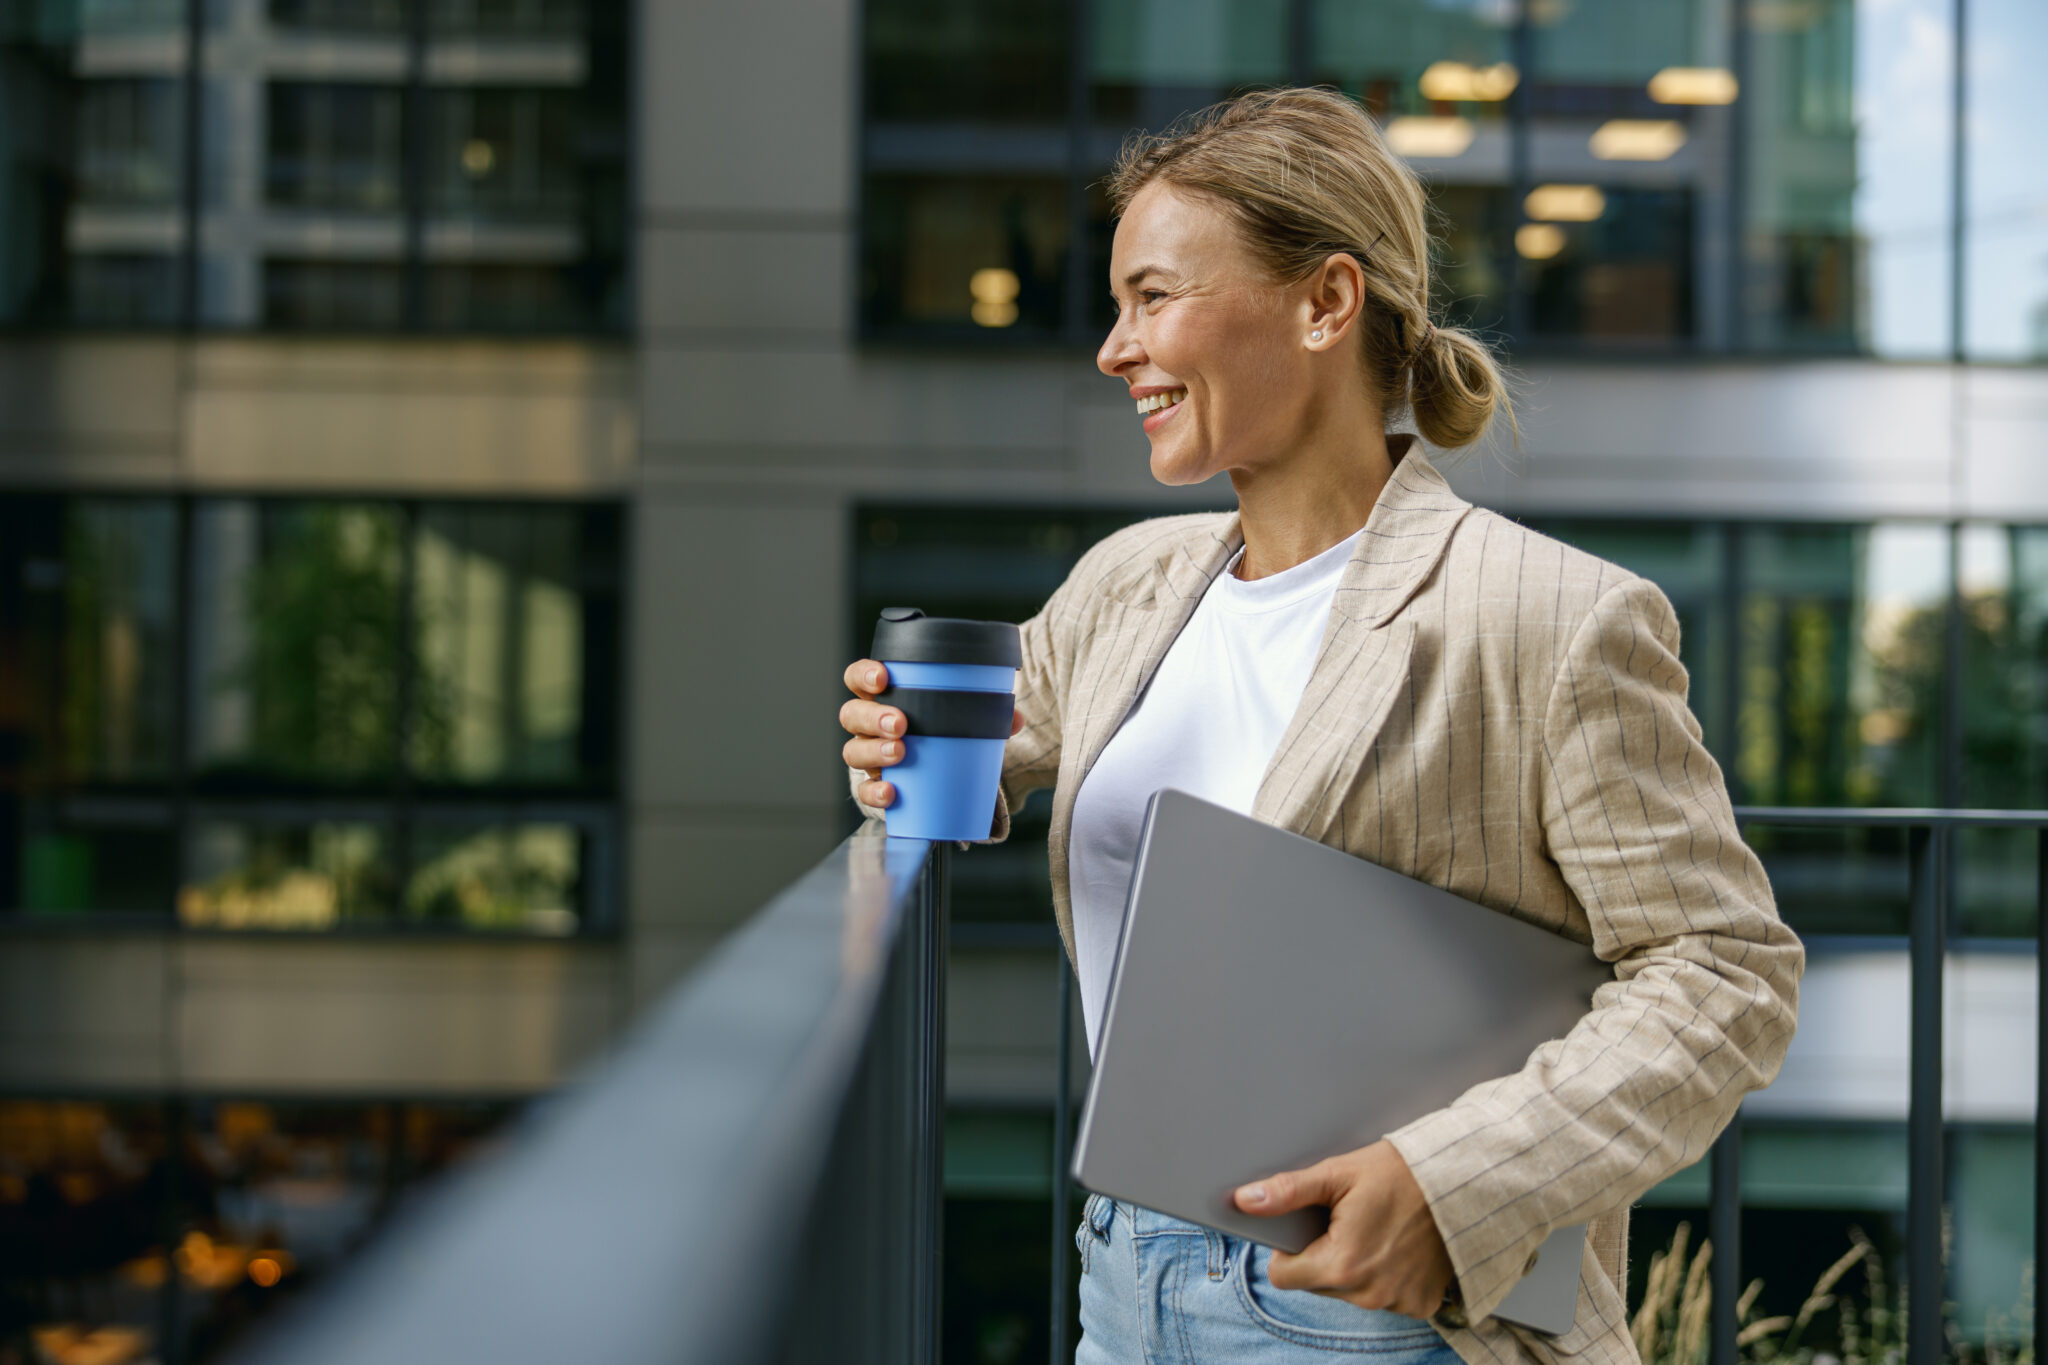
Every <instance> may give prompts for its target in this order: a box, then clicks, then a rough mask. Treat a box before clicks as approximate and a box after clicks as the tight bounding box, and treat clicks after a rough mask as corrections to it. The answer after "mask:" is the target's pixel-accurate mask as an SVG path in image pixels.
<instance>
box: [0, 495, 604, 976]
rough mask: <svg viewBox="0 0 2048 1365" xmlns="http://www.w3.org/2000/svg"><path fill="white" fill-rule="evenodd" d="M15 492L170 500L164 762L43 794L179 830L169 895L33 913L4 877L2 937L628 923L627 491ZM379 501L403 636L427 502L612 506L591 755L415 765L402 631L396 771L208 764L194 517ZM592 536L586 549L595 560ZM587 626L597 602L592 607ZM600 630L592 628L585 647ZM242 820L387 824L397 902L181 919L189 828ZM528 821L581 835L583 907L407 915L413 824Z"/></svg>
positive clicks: (94, 823) (117, 818) (190, 861)
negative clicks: (493, 767) (321, 772)
mask: <svg viewBox="0 0 2048 1365" xmlns="http://www.w3.org/2000/svg"><path fill="white" fill-rule="evenodd" d="M0 496H7V497H34V498H45V499H49V500H51V501H53V502H54V503H55V504H57V505H58V506H59V507H62V506H64V505H65V504H67V503H69V502H71V501H73V500H89V501H93V502H119V503H145V504H162V505H168V506H169V507H170V508H171V510H172V515H173V531H172V551H171V553H172V572H173V574H174V577H175V584H174V587H173V589H172V598H173V602H174V613H175V621H176V625H175V628H174V630H173V632H172V637H171V651H172V652H171V657H170V658H169V659H168V660H167V661H166V666H167V668H168V670H169V673H170V676H171V679H172V691H173V693H174V695H173V699H172V715H173V724H172V726H171V731H170V745H169V748H170V754H169V763H168V771H167V773H166V775H165V776H164V777H162V778H160V779H152V780H138V781H133V782H116V781H108V780H104V779H98V780H96V779H91V778H85V779H79V780H76V781H74V782H72V783H70V784H69V785H64V786H61V787H59V788H58V789H57V790H55V791H53V792H51V793H49V800H50V809H51V810H52V811H54V812H59V813H66V814H68V813H74V812H83V813H84V814H85V816H86V818H85V820H83V821H82V822H81V825H82V827H84V828H101V829H137V830H141V829H154V830H164V831H168V832H169V833H170V835H171V837H172V838H174V840H175V853H174V864H173V865H174V869H175V876H174V878H173V881H174V885H173V887H172V895H171V898H170V900H169V901H168V902H167V903H166V904H164V905H162V906H161V907H159V908H157V909H154V910H147V911H138V910H99V909H85V910H81V911H77V912H75V913H56V912H51V913H38V912H33V911H30V910H28V909H27V908H26V907H24V906H23V905H21V904H18V903H17V902H19V901H20V900H21V897H20V895H19V894H18V890H17V889H15V888H7V889H5V890H4V891H0V905H4V908H0V937H4V936H5V935H6V934H9V933H50V932H57V933H80V932H86V933H90V932H131V931H133V930H136V929H148V930H153V931H168V932H172V933H179V934H189V935H194V936H201V937H258V938H292V939H304V938H322V937H367V938H394V937H399V938H421V939H433V938H459V939H478V938H503V939H512V940H517V941H521V942H536V941H538V942H549V941H570V940H592V939H597V940H611V939H616V938H618V937H619V936H620V935H621V932H622V931H623V928H624V912H623V895H624V871H623V866H624V854H623V847H622V844H623V839H622V833H621V831H622V828H623V823H624V815H623V812H624V797H623V794H624V789H625V783H624V768H623V765H624V760H625V745H624V743H623V740H622V734H621V731H620V728H619V725H618V717H620V716H622V715H623V714H624V708H625V705H626V701H627V697H628V677H627V670H628V655H629V646H628V641H627V639H626V629H627V613H628V600H627V599H628V592H629V583H628V573H629V569H630V564H631V547H630V536H631V534H632V517H631V515H630V511H631V506H630V503H629V502H628V501H627V500H625V499H623V498H618V497H588V498H566V499H565V498H555V497H547V498H541V497H527V498H516V497H501V498H476V497H447V498H432V497H417V496H409V495H408V496H390V495H379V494H375V493H359V492H328V491H321V492H312V493H305V494H299V493H277V492H274V491H249V492H241V491H236V490H230V489H221V490H209V491H207V492H206V493H203V494H197V493H187V492H179V491H171V490H142V489H118V490H107V491H104V492H102V491H97V490H91V489H64V490H52V491H48V492H45V491H41V490H35V491H31V490H25V489H24V490H10V491H9V492H7V493H4V494H0ZM353 503H370V504H373V505H376V506H380V507H389V508H391V509H393V510H394V511H395V512H396V514H397V517H398V525H399V528H400V544H401V547H402V548H401V553H402V556H403V559H404V565H403V568H402V569H401V576H400V579H399V586H398V589H397V592H398V598H399V601H398V612H399V621H398V627H397V628H398V630H399V632H400V633H401V638H402V637H403V636H404V635H405V634H407V633H409V632H410V631H412V630H413V628H414V612H415V609H416V602H415V598H414V584H415V582H416V579H415V577H414V570H413V564H414V562H415V560H416V558H417V553H418V537H419V533H420V529H421V526H422V523H423V519H424V518H423V514H425V513H427V512H430V511H433V510H438V509H444V508H455V509H481V510H502V509H532V510H544V509H571V510H573V511H574V512H575V513H576V514H577V516H578V517H579V518H582V519H584V521H583V524H584V525H585V526H586V527H588V526H590V525H592V524H593V519H594V522H595V524H596V525H599V526H604V525H605V523H606V521H609V527H608V530H609V532H610V545H609V548H608V549H607V550H606V551H605V560H606V562H605V563H604V564H603V566H602V567H601V568H600V569H599V570H598V571H596V572H595V573H594V574H593V575H592V576H591V577H590V578H588V579H582V580H580V581H579V589H581V591H579V594H578V600H579V602H586V603H587V602H588V601H590V600H591V598H590V597H589V596H587V595H586V593H587V591H588V590H589V589H592V588H594V589H596V591H597V600H600V601H602V602H603V603H604V607H605V610H606V611H607V612H608V613H609V614H610V617H611V619H610V620H609V622H607V623H606V624H605V625H603V626H600V627H599V629H600V631H601V632H605V631H608V634H609V639H608V640H606V639H605V638H604V636H603V635H602V634H601V635H600V637H599V640H598V641H597V642H596V644H595V647H596V648H598V649H601V650H604V651H606V652H607V657H605V658H604V659H602V660H601V665H600V667H598V668H596V669H593V670H592V671H591V672H590V673H588V674H586V675H585V677H584V692H583V702H582V707H583V715H584V717H585V718H586V720H587V718H588V717H591V716H596V717H598V718H599V719H600V722H601V724H600V726H599V728H598V729H597V732H596V734H595V737H594V739H593V740H590V741H586V743H594V744H595V745H596V746H597V747H598V749H599V750H600V752H599V755H598V759H599V761H598V764H597V765H596V767H595V770H594V771H592V772H589V773H587V774H585V775H583V776H581V777H579V778H578V779H576V780H575V781H573V782H565V783H548V782H525V783H521V782H517V781H505V782H461V781H446V780H435V779H427V778H422V777H421V776H419V775H418V774H417V773H416V772H415V771H414V768H413V764H412V760H411V757H410V755H409V753H408V752H407V750H406V744H407V740H408V737H409V736H410V734H411V728H410V727H411V721H412V715H413V711H412V708H413V706H414V701H413V698H414V694H415V690H416V684H415V682H414V679H415V677H416V676H417V673H418V668H419V661H418V660H417V659H415V658H414V651H413V650H411V649H409V648H404V647H403V646H402V645H401V647H400V648H399V649H398V651H397V658H398V660H399V677H398V678H397V679H396V680H395V682H396V690H397V693H398V699H397V703H396V705H397V707H398V712H399V714H398V721H397V727H396V735H395V744H396V750H397V751H396V753H395V754H394V759H395V762H394V764H393V766H392V767H391V769H390V770H389V772H388V773H385V774H382V775H378V776H375V777H373V778H371V779H370V780H368V781H365V782H356V783H348V782H331V781H330V782H323V781H321V780H319V779H318V778H298V777H285V776H280V777H267V776H266V777H258V778H256V779H253V780H252V779H248V778H245V777H226V778H221V777H209V776H208V775H206V774H205V773H204V772H203V771H202V769H201V766H200V764H199V763H198V761H197V759H196V755H195V753H194V748H195V743H196V740H197V738H198V736H197V735H196V733H195V730H194V720H193V715H192V706H191V699H192V692H193V687H194V685H195V680H196V678H197V669H198V660H197V658H196V652H197V641H196V634H197V631H196V629H195V621H196V610H195V606H196V593H195V577H196V572H195V571H196V566H197V561H198V537H197V533H196V525H197V521H198V512H199V509H200V508H201V507H202V506H203V505H205V504H251V505H255V506H257V507H263V506H266V505H285V504H293V505H333V504H353ZM588 563H589V560H588V552H586V555H585V559H584V561H583V564H584V565H586V566H587V565H588ZM584 619H585V622H586V628H588V623H589V619H590V618H589V617H588V615H587V614H586V616H585V618H584ZM591 648H592V645H591V644H590V643H589V642H588V641H586V646H585V657H589V650H590V649H591ZM209 821H213V822H230V823H247V824H256V825H267V826H283V827H293V826H297V825H310V824H316V823H335V822H347V823H370V824H374V825H377V826H380V827H381V828H383V829H384V830H386V831H387V833H388V834H389V835H390V837H391V841H392V842H391V847H390V854H389V856H390V863H391V868H390V870H391V873H392V875H393V878H394V887H395V891H394V896H395V897H396V899H395V901H394V904H393V905H392V906H391V908H390V912H389V914H388V916H387V917H384V918H381V919H355V920H342V921H337V922H336V923H335V924H333V925H330V926H327V927H324V928H320V929H310V930H309V929H296V928H289V927H282V926H279V927H235V928H222V927H214V926H205V925H192V924H188V923H186V922H185V921H184V920H183V919H182V918H181V917H180V915H179V913H178V908H177V894H178V891H179V889H181V888H183V887H184V886H186V885H187V884H189V883H190V881H191V879H192V878H193V875H194V865H195V853H194V842H195V837H196V831H197V829H198V827H199V826H200V825H201V824H203V823H206V822H209ZM520 824H550V825H564V826H568V827H569V828H571V829H572V830H574V831H575V832H576V834H577V836H578V838H579V841H580V854H581V863H580V866H579V870H578V882H579V887H578V890H579V903H578V906H577V920H576V924H575V926H574V927H573V928H571V929H569V930H568V931H566V932H559V933H551V932H546V931H542V930H537V929H523V928H486V927H473V926H468V925H464V924H462V923H459V922H453V921H447V920H434V921H424V920H414V919H410V918H408V917H407V916H406V913H405V910H404V907H403V898H404V895H405V889H406V887H407V886H408V884H409V879H410V877H411V876H412V874H413V873H414V871H415V870H416V868H417V864H416V862H415V861H414V860H413V858H412V842H413V839H414V836H415V835H416V834H417V833H418V832H419V831H421V830H423V829H428V828H431V827H434V826H448V825H476V826H478V827H480V828H481V827H490V826H512V825H520Z"/></svg>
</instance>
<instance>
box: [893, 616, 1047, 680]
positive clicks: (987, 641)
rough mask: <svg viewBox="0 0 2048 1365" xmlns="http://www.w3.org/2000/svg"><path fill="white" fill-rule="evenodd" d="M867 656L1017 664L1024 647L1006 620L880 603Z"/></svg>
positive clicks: (928, 661) (929, 661) (1020, 663)
mask: <svg viewBox="0 0 2048 1365" xmlns="http://www.w3.org/2000/svg"><path fill="white" fill-rule="evenodd" d="M868 657H869V658H872V659H882V660H888V659H901V660H902V661H903V662H905V663H920V664H988V665H991V666H993V667H997V668H1021V667H1023V664H1024V650H1023V647H1022V645H1021V644H1020V643H1019V641H1018V637H1017V628H1016V627H1015V626H1013V625H1011V624H1010V623H1009V622H1008V621H967V620H962V619H961V618H959V617H957V616H926V615H925V614H924V613H923V612H922V611H920V610H918V609H917V608H916V607H883V608H882V616H881V619H880V620H878V621H876V622H875V645H874V650H873V652H872V653H871V654H870V655H869V656H868Z"/></svg>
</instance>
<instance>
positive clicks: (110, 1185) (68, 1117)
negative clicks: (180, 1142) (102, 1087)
mask: <svg viewBox="0 0 2048 1365" xmlns="http://www.w3.org/2000/svg"><path fill="white" fill-rule="evenodd" d="M168 1150H169V1147H168V1143H167V1141H166V1133H165V1127H164V1112H163V1110H162V1108H161V1107H160V1106H157V1105H154V1104H136V1103H106V1102H89V1101H69V1102H62V1103H50V1102H46V1101H36V1100H26V1099H9V1100H0V1360H8V1361H22V1362H28V1361H64V1360H93V1361H117V1360H118V1361H139V1360H145V1359H162V1358H163V1353H162V1352H161V1351H160V1350H159V1345H160V1343H159V1341H158V1332H159V1329H160V1328H161V1326H162V1323H163V1321H164V1318H163V1314H162V1294H163V1285H164V1282H165V1280H166V1278H167V1275H168V1270H169V1265H168V1257H167V1256H166V1255H165V1250H166V1248H165V1246H164V1243H163V1240H162V1230H163V1221H162V1208H161V1203H162V1196H163V1191H164V1189H165V1187H166V1174H167V1172H166V1166H167V1162H166V1156H167V1153H168Z"/></svg>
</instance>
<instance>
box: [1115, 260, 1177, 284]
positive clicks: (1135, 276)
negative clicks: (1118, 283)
mask: <svg viewBox="0 0 2048 1365" xmlns="http://www.w3.org/2000/svg"><path fill="white" fill-rule="evenodd" d="M1172 273H1173V272H1172V271H1171V270H1168V269H1167V268H1166V267H1165V266H1163V265H1141V266H1139V267H1138V268H1137V269H1136V270H1133V271H1132V272H1131V273H1130V274H1128V275H1126V276H1124V288H1126V289H1135V288H1137V285H1138V281H1139V280H1142V279H1144V278H1145V277H1146V276H1147V275H1171V274H1172Z"/></svg>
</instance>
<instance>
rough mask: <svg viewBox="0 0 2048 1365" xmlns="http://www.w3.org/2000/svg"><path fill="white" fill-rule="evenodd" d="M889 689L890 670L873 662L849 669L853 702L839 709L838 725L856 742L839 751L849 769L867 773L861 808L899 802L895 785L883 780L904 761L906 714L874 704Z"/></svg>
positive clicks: (865, 661)
mask: <svg viewBox="0 0 2048 1365" xmlns="http://www.w3.org/2000/svg"><path fill="white" fill-rule="evenodd" d="M888 685H889V670H888V669H886V668H884V667H882V665H881V664H879V663H877V662H875V661H874V660H873V659H856V660H855V661H854V662H852V663H850V664H848V665H847V666H846V688H847V690H848V691H849V692H851V693H853V700H852V701H849V702H847V703H846V704H845V705H844V706H841V707H840V708H839V723H840V724H841V725H843V726H845V727H846V730H847V733H848V734H850V735H852V736H853V738H852V739H849V740H847V741H846V745H845V747H844V748H842V749H841V750H840V753H841V754H843V755H844V756H845V758H846V766H847V767H849V768H862V769H865V770H866V772H867V775H868V780H867V781H865V782H863V783H861V784H860V790H859V791H858V792H856V793H855V795H856V796H857V797H858V798H859V800H860V802H861V804H862V805H865V806H882V807H886V806H888V804H889V803H890V802H892V801H894V800H895V799H896V787H895V784H894V783H890V782H884V781H882V780H881V777H882V769H884V768H886V767H888V766H889V765H890V764H891V763H901V762H902V761H903V727H904V721H903V713H902V712H901V711H899V710H897V709H896V708H895V707H893V706H884V705H882V704H881V703H880V702H878V701H876V700H875V694H876V693H878V692H880V691H881V690H882V689H883V688H885V687H887V686H888Z"/></svg>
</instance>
